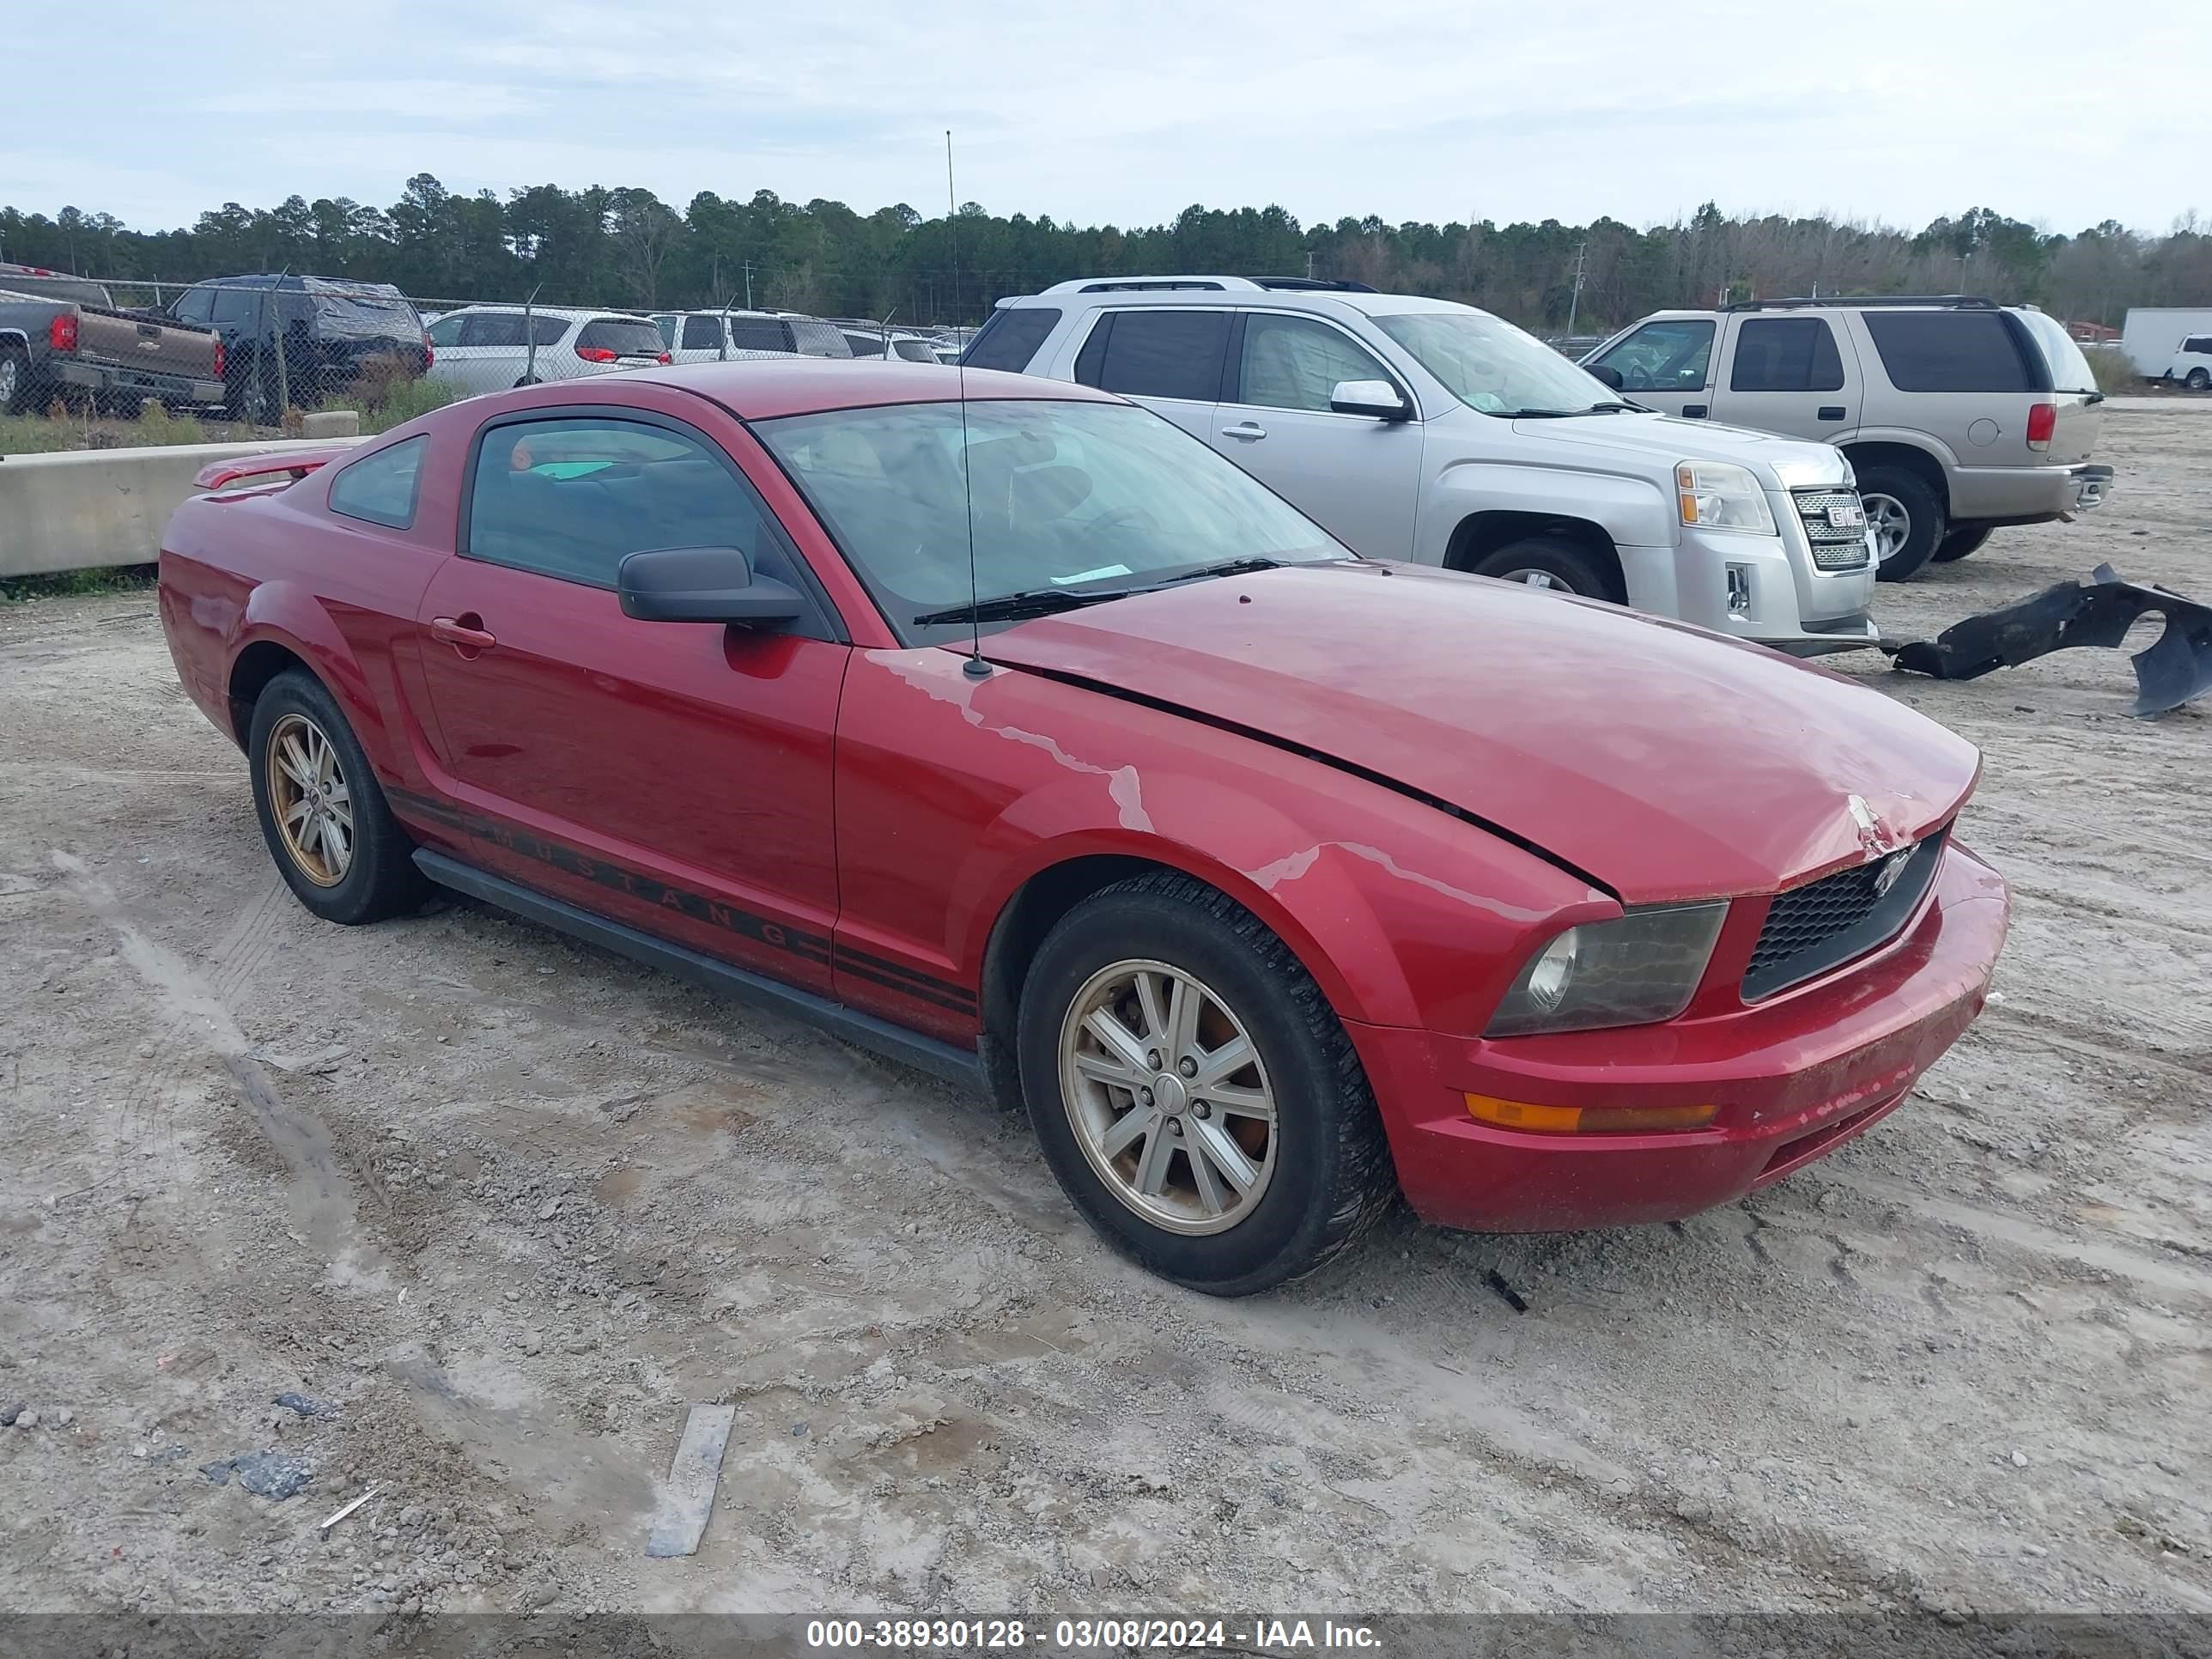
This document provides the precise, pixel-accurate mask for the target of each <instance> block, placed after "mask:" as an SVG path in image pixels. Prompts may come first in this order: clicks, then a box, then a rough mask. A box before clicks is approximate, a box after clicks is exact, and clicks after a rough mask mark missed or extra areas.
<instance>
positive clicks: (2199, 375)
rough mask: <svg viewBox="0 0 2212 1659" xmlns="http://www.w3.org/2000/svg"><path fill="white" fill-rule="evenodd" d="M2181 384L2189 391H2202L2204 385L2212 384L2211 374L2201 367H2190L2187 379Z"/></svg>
mask: <svg viewBox="0 0 2212 1659" xmlns="http://www.w3.org/2000/svg"><path fill="white" fill-rule="evenodd" d="M2182 384H2183V385H2185V386H2187V387H2188V388H2189V389H2190V390H2191V392H2202V391H2203V390H2204V388H2205V387H2207V386H2212V374H2207V373H2206V372H2205V371H2204V370H2203V369H2201V368H2192V369H2191V370H2190V371H2189V378H2188V380H2185V381H2184V382H2183V383H2182Z"/></svg>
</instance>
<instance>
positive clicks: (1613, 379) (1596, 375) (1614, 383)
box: [1583, 363, 1626, 392]
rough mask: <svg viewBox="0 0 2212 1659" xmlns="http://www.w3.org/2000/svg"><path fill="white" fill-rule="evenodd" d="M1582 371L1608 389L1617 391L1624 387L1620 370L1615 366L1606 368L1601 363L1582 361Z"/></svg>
mask: <svg viewBox="0 0 2212 1659" xmlns="http://www.w3.org/2000/svg"><path fill="white" fill-rule="evenodd" d="M1583 373H1584V374H1588V375H1589V377H1590V379H1592V380H1596V381H1599V382H1601V384H1602V385H1604V386H1606V387H1607V389H1608V390H1611V391H1613V392H1619V391H1621V390H1623V389H1624V386H1625V384H1626V383H1625V382H1624V381H1623V380H1621V378H1620V370H1619V369H1617V368H1607V367H1606V366H1605V365H1604V364H1603V363H1584V364H1583Z"/></svg>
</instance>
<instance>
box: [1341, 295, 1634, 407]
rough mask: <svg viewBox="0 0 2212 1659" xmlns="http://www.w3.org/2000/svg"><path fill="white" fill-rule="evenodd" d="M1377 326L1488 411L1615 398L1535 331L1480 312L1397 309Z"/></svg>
mask: <svg viewBox="0 0 2212 1659" xmlns="http://www.w3.org/2000/svg"><path fill="white" fill-rule="evenodd" d="M1375 326H1376V327H1377V328H1379V329H1381V330H1382V331H1383V332H1384V333H1385V334H1387V335H1389V337H1391V338H1392V339H1394V340H1395V341H1396V342H1397V343H1399V344H1400V345H1401V346H1403V347H1404V348H1405V349H1406V350H1407V352H1409V353H1410V354H1411V355H1412V356H1413V360H1414V361H1415V362H1418V363H1419V364H1420V366H1421V367H1422V368H1425V369H1427V370H1428V371H1429V373H1430V374H1433V375H1435V376H1436V377H1437V379H1438V380H1441V381H1443V384H1444V389H1445V390H1446V391H1448V392H1450V393H1451V394H1452V396H1453V397H1455V398H1458V399H1459V400H1460V401H1461V402H1462V403H1463V404H1466V405H1467V406H1468V408H1469V409H1479V410H1481V411H1482V412H1483V413H1484V414H1486V415H1521V414H1528V413H1536V414H1545V415H1580V414H1582V413H1583V412H1584V411H1585V410H1589V408H1591V407H1592V406H1593V405H1603V406H1607V407H1617V406H1618V405H1619V404H1620V398H1617V397H1616V396H1614V394H1613V392H1612V390H1611V389H1610V388H1608V387H1607V386H1606V385H1605V383H1604V382H1603V381H1601V380H1593V379H1592V378H1591V377H1590V376H1589V375H1588V374H1584V373H1583V371H1582V370H1581V369H1579V368H1576V367H1575V366H1574V365H1573V364H1572V363H1571V362H1568V361H1567V360H1566V359H1565V357H1562V356H1560V355H1559V353H1558V352H1556V351H1554V350H1553V349H1552V348H1551V347H1549V346H1547V345H1546V344H1545V343H1543V342H1542V341H1541V340H1540V339H1538V338H1537V337H1535V336H1534V335H1533V334H1524V333H1522V331H1520V330H1519V329H1517V328H1516V327H1514V326H1513V325H1512V324H1510V323H1506V322H1500V321H1499V320H1498V319H1497V318H1495V317H1492V316H1488V315H1486V314H1485V313H1482V312H1480V311H1401V312H1394V313H1386V314H1384V315H1383V316H1379V317H1376V319H1375Z"/></svg>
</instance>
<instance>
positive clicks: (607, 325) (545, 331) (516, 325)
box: [424, 306, 669, 398]
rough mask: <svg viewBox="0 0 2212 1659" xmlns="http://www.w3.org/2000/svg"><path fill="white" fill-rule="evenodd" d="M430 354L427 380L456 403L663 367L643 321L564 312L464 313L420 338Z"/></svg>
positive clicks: (497, 309) (664, 356) (655, 337)
mask: <svg viewBox="0 0 2212 1659" xmlns="http://www.w3.org/2000/svg"><path fill="white" fill-rule="evenodd" d="M424 332H425V333H427V334H428V336H429V340H430V345H431V347H432V349H433V351H434V354H435V355H434V356H433V357H432V359H431V362H430V367H429V369H428V372H427V374H426V375H425V377H424V378H425V379H428V380H438V381H441V382H442V383H444V384H445V385H447V386H451V387H453V390H454V391H455V392H459V394H460V395H461V396H462V397H464V398H468V397H473V396H475V395H476V394H477V392H504V391H506V390H507V387H509V386H535V385H537V384H538V382H539V381H541V380H580V379H582V378H583V377H585V376H586V375H590V374H619V373H620V372H621V371H622V370H623V369H626V368H652V367H653V366H654V365H655V364H656V363H665V362H668V360H669V358H668V353H667V352H666V351H665V350H664V349H662V347H661V343H660V336H659V332H658V331H656V330H655V329H654V328H653V325H652V324H651V323H650V322H648V321H647V319H644V318H642V317H625V316H623V314H622V313H620V312H613V311H581V310H571V309H568V308H567V307H554V306H538V307H534V308H526V307H522V306H463V307H461V308H460V309H459V311H449V312H447V313H446V314H445V315H444V316H442V317H441V318H439V319H438V320H437V321H436V322H435V323H433V324H431V325H430V326H429V327H428V329H427V330H425V331H424Z"/></svg>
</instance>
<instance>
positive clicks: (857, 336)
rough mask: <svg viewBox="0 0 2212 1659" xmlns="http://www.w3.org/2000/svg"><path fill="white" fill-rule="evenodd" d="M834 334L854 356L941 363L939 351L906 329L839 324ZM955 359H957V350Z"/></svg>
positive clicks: (943, 360) (860, 324) (903, 361)
mask: <svg viewBox="0 0 2212 1659" xmlns="http://www.w3.org/2000/svg"><path fill="white" fill-rule="evenodd" d="M837 331H838V332H839V333H841V334H842V335H843V336H844V337H845V343H846V344H847V345H848V346H850V347H852V349H853V356H855V357H885V358H889V359H890V361H891V362H902V363H942V362H945V358H944V357H942V356H939V348H938V347H936V346H935V345H933V344H932V343H930V342H929V341H928V340H927V339H926V338H924V337H922V336H921V335H919V334H916V333H914V332H912V331H908V330H906V329H895V328H885V327H877V326H872V325H868V324H866V323H841V324H839V325H838V330H837ZM954 356H958V353H957V351H956V352H955V353H954Z"/></svg>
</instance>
